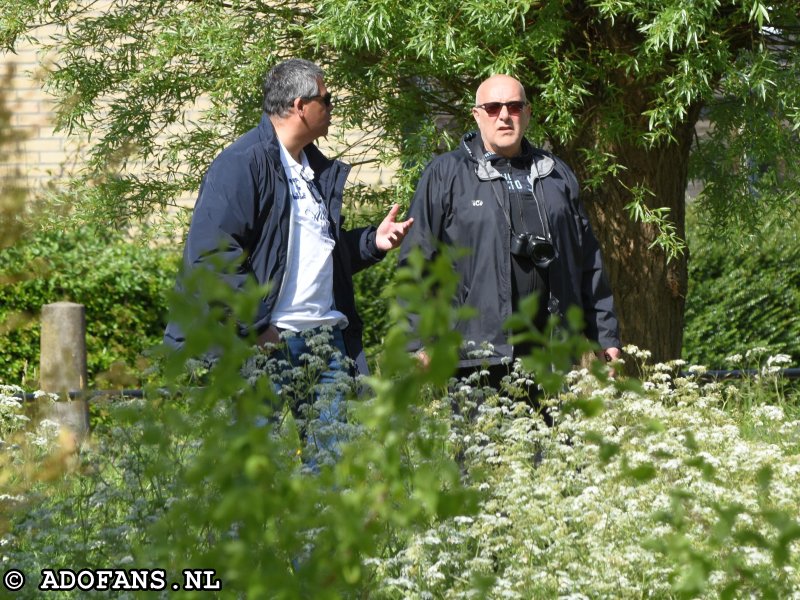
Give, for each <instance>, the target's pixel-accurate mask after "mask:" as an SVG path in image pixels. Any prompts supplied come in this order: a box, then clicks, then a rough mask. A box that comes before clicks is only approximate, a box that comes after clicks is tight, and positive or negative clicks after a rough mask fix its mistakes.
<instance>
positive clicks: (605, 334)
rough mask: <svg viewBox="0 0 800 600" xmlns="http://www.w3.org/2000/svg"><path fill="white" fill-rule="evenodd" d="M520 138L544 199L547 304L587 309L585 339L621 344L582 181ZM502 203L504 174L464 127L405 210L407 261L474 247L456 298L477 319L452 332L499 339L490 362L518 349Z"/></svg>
mask: <svg viewBox="0 0 800 600" xmlns="http://www.w3.org/2000/svg"><path fill="white" fill-rule="evenodd" d="M523 143H524V144H525V146H526V149H527V150H528V153H530V154H531V156H532V163H533V164H532V166H531V177H532V181H533V182H534V186H535V193H536V194H537V196H539V197H540V198H543V203H544V208H545V213H546V219H547V221H548V223H549V227H550V230H551V232H552V237H553V245H554V247H555V252H556V258H555V260H554V261H553V262H552V263H551V265H550V267H549V268H548V277H549V287H550V297H549V298H548V299H547V307H548V310H549V311H550V312H551V313H554V314H557V315H560V316H563V315H564V313H565V312H566V310H567V308H569V307H570V306H577V307H579V308H581V309H582V310H583V317H584V320H585V322H586V330H585V333H586V336H587V337H588V338H589V339H591V340H593V341H596V342H598V344H600V346H601V347H602V348H612V347H619V345H620V341H619V332H618V324H617V317H616V315H615V313H614V300H613V296H612V294H611V289H610V288H609V286H608V283H607V281H606V278H605V275H604V274H603V262H602V258H601V255H600V246H599V244H598V243H597V238H596V237H595V236H594V233H593V232H592V228H591V226H590V224H589V219H588V217H587V215H586V212H585V210H584V208H583V205H582V204H581V202H580V200H579V198H578V191H579V189H578V181H577V179H576V178H575V175H574V174H573V173H572V170H571V169H570V168H569V167H568V166H567V165H566V164H565V163H564V162H563V161H561V160H560V159H559V158H558V157H556V156H553V155H552V154H550V153H549V152H545V151H544V150H540V149H537V148H533V147H531V146H530V144H529V143H528V141H527V140H523ZM498 202H502V203H503V205H504V208H505V213H506V214H509V211H510V207H509V198H508V188H507V186H506V185H505V182H504V179H503V176H502V175H501V174H500V173H499V172H498V171H497V170H496V169H494V167H492V165H491V164H490V162H489V161H487V160H486V158H485V157H484V155H483V149H482V146H481V141H480V137H479V136H478V133H477V132H472V133H468V134H467V135H465V136H464V138H463V139H462V141H461V144H460V146H459V147H458V148H457V149H456V150H453V151H452V152H448V153H446V154H443V155H441V156H439V157H437V158H435V159H434V160H433V161H431V163H430V164H429V165H428V166H427V167H426V169H425V172H424V173H423V174H422V177H421V179H420V181H419V184H418V185H417V189H416V193H415V194H414V198H413V200H412V201H411V208H410V210H409V213H408V216H410V217H414V227H412V228H411V230H410V231H409V233H408V235H407V236H406V237H405V239H404V240H403V245H402V246H401V248H400V256H399V260H400V262H401V264H402V263H403V262H404V261H405V260H406V259H407V257H408V254H409V252H410V251H411V250H412V248H417V247H418V248H420V249H421V250H422V252H423V254H424V255H425V256H426V257H427V258H429V259H432V258H433V257H434V256H435V255H436V252H437V244H438V243H439V242H444V243H445V244H447V245H449V246H453V247H457V248H466V249H468V254H467V255H466V256H464V257H462V258H459V259H458V260H457V261H456V264H455V265H454V267H455V269H456V271H457V272H458V274H459V275H460V277H461V283H460V286H459V289H458V292H457V297H456V299H455V300H456V302H457V304H459V305H468V306H472V307H473V308H475V309H476V310H477V312H478V316H477V317H475V318H473V319H469V320H466V321H461V322H458V323H456V329H457V330H458V331H459V333H461V335H462V338H463V340H464V341H465V342H466V341H473V342H476V343H477V344H481V343H482V342H489V343H490V344H492V345H493V346H494V350H495V356H494V357H492V358H490V359H488V360H487V361H486V362H487V363H488V364H495V363H498V362H500V361H501V359H502V357H504V356H513V348H512V346H511V344H510V343H509V341H508V337H509V334H510V332H509V331H507V330H506V329H505V328H504V327H503V324H504V323H505V321H506V320H507V319H508V317H509V316H511V312H512V297H511V294H512V289H511V288H512V286H511V247H510V244H511V232H510V229H509V224H508V221H507V219H506V217H505V215H504V214H503V209H502V208H501V207H500V205H499V204H498ZM412 321H413V317H412ZM411 349H413V348H411ZM483 360H484V359H470V358H467V357H465V356H462V360H461V363H460V364H461V366H462V367H470V366H475V365H477V364H480V363H481V362H483Z"/></svg>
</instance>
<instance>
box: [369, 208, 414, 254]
mask: <svg viewBox="0 0 800 600" xmlns="http://www.w3.org/2000/svg"><path fill="white" fill-rule="evenodd" d="M399 211H400V205H399V204H394V205H393V206H392V208H391V209H390V210H389V214H388V215H386V218H385V219H384V220H383V221H381V224H380V225H378V230H377V231H376V232H375V245H376V246H378V249H379V250H383V251H384V252H386V251H388V250H391V249H392V248H397V247H398V246H399V245H400V242H402V241H403V238H404V237H406V234H407V233H408V230H409V229H411V225H412V224H413V223H414V219H409V220H408V221H402V222H400V223H398V222H397V221H396V220H395V219H397V213H398V212H399Z"/></svg>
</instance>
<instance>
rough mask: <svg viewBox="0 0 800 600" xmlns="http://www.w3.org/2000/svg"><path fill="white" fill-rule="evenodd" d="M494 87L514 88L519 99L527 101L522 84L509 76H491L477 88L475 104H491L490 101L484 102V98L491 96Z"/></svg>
mask: <svg viewBox="0 0 800 600" xmlns="http://www.w3.org/2000/svg"><path fill="white" fill-rule="evenodd" d="M496 86H500V87H508V86H511V87H514V86H516V88H517V89H518V90H519V97H520V98H521V99H522V100H527V98H526V97H525V88H524V87H522V84H521V83H520V82H519V81H517V80H516V79H514V78H513V77H511V76H510V75H492V76H491V77H489V79H486V80H484V82H483V83H481V84H480V85H479V86H478V90H477V91H476V92H475V104H476V105H478V104H483V103H484V102H491V100H484V97H486V96H489V95H491V93H492V92H493V91H494V88H495V87H496Z"/></svg>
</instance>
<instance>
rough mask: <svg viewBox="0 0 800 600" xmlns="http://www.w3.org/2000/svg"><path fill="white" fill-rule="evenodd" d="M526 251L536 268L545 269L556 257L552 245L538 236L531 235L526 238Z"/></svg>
mask: <svg viewBox="0 0 800 600" xmlns="http://www.w3.org/2000/svg"><path fill="white" fill-rule="evenodd" d="M528 249H529V254H530V257H531V260H532V261H533V262H534V264H536V266H537V267H541V268H545V267H548V266H550V263H551V262H553V259H554V258H555V257H556V251H555V248H553V244H551V243H550V242H548V241H547V240H546V239H544V238H542V237H539V236H534V235H531V236H530V237H529V238H528Z"/></svg>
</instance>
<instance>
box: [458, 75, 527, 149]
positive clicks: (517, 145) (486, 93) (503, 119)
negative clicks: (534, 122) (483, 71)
mask: <svg viewBox="0 0 800 600" xmlns="http://www.w3.org/2000/svg"><path fill="white" fill-rule="evenodd" d="M472 116H473V117H475V122H476V123H477V124H478V129H479V130H480V132H481V139H482V140H483V147H484V148H486V150H489V151H491V152H494V153H495V154H499V155H500V156H505V157H506V158H511V157H513V156H517V155H518V154H519V153H520V151H521V149H522V138H523V136H524V135H525V130H526V129H527V128H528V123H529V122H530V119H531V107H530V106H529V105H528V101H527V98H526V97H525V88H523V87H522V84H521V83H520V82H519V81H517V80H516V79H514V78H513V77H509V76H508V75H492V76H491V77H489V79H487V80H486V81H484V82H483V83H481V84H480V86H478V91H477V92H476V93H475V107H474V108H473V109H472Z"/></svg>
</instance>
